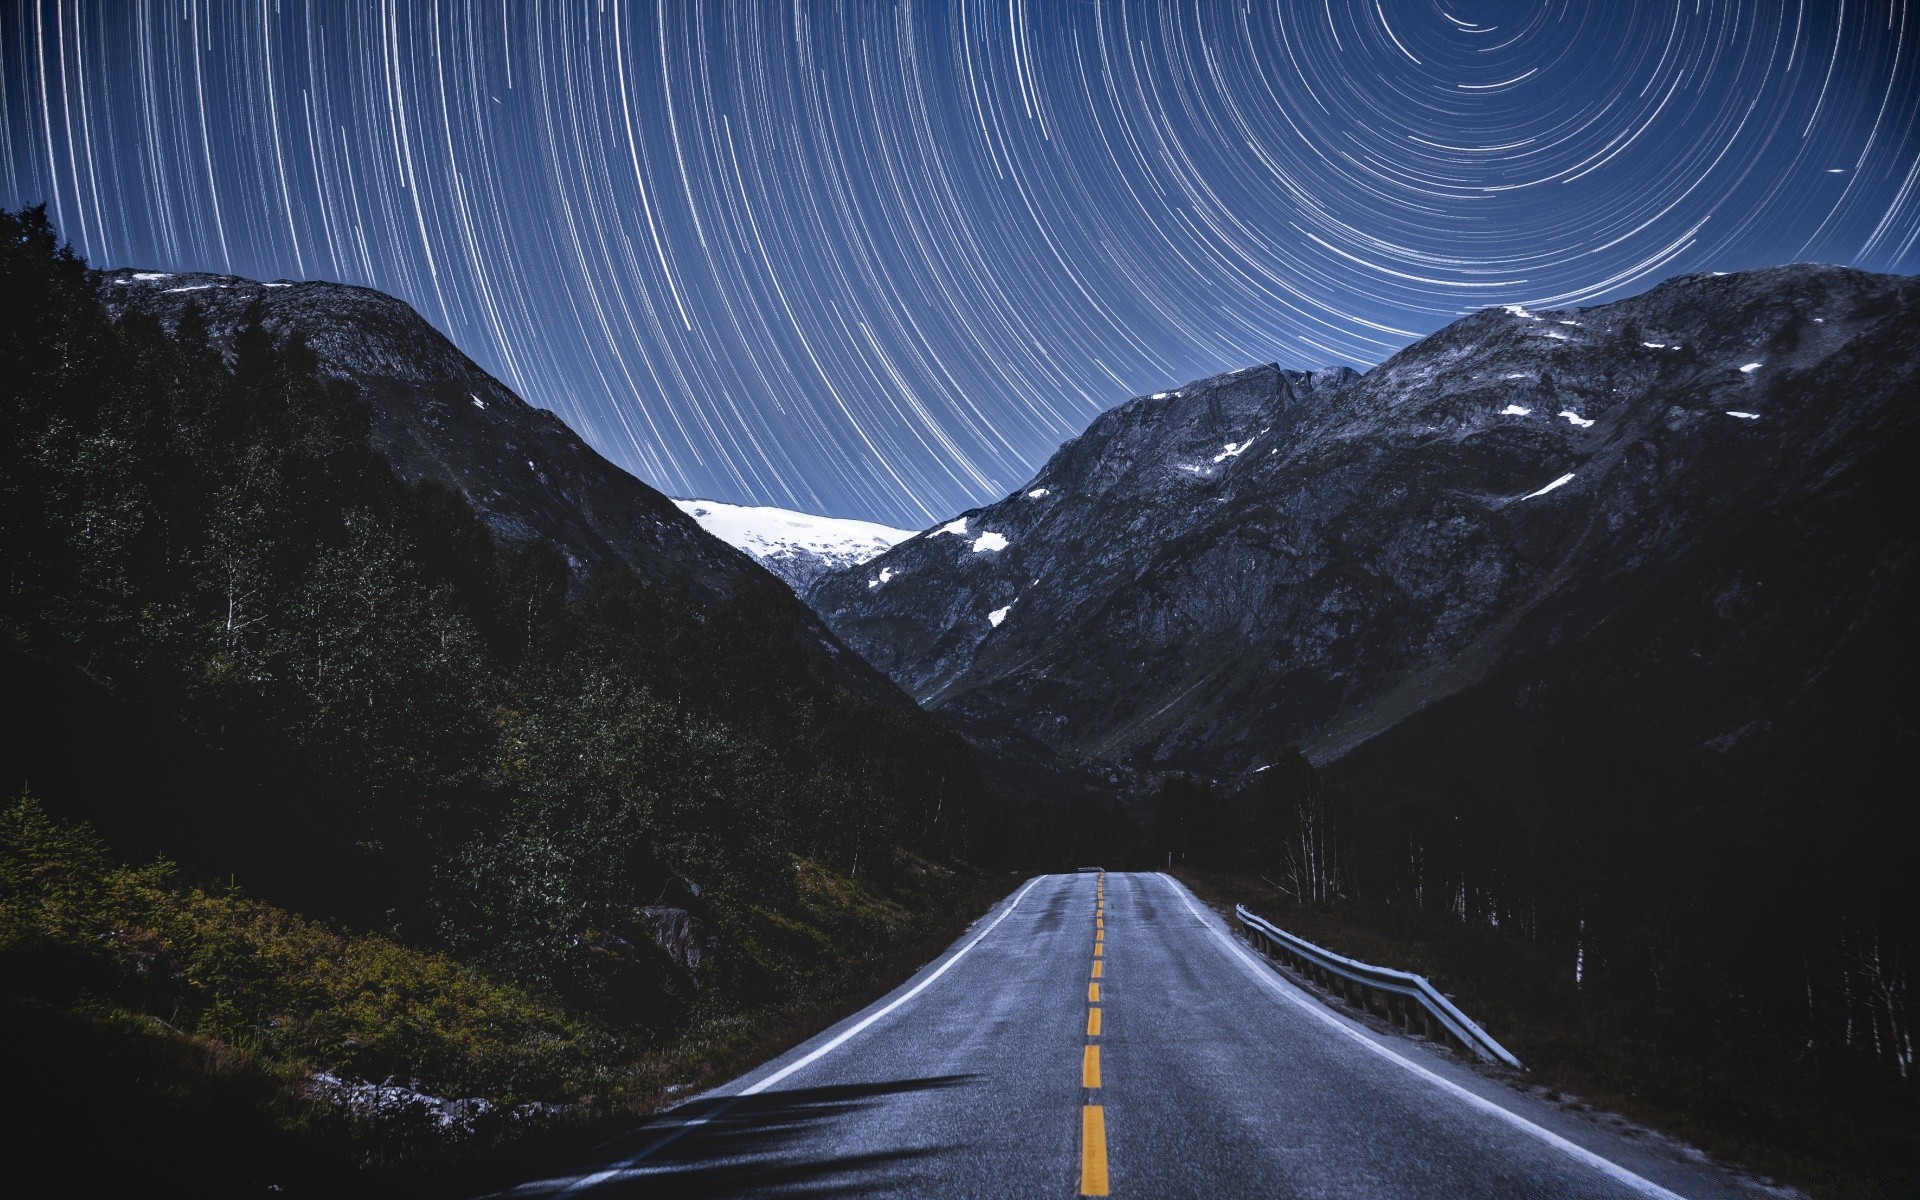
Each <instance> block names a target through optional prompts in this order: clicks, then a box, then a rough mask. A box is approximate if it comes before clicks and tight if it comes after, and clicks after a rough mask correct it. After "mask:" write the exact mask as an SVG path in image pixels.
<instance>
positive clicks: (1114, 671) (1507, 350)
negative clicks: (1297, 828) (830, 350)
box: [809, 266, 1920, 775]
mask: <svg viewBox="0 0 1920 1200" xmlns="http://www.w3.org/2000/svg"><path fill="white" fill-rule="evenodd" d="M1916 347H1920V280H1916V279H1913V278H1898V277H1888V276H1874V275H1869V274H1865V273H1862V272H1858V271H1852V270H1847V269H1841V268H1834V267H1818V266H1796V267H1783V268H1777V269H1770V270H1763V271H1753V272H1748V273H1744V274H1740V275H1732V276H1724V277H1723V276H1688V277H1682V278H1679V279H1675V280H1672V281H1670V282H1668V283H1666V284H1663V285H1661V286H1659V287H1657V288H1655V289H1653V290H1652V291H1650V292H1648V293H1646V294H1644V295H1642V296H1639V297H1635V298H1633V299H1629V300H1625V301H1621V302H1618V303H1615V304H1610V305H1607V306H1604V307H1599V308H1593V309H1587V310H1569V311H1552V312H1528V311H1526V310H1524V309H1522V308H1519V307H1518V306H1513V307H1510V308H1506V309H1490V310H1487V311H1484V312H1481V313H1477V314H1474V315H1473V316H1470V317H1467V318H1465V319H1463V320H1461V321H1458V322H1456V323H1454V324H1453V325H1451V326H1449V327H1448V328H1446V329H1444V330H1441V331H1440V332H1438V333H1436V334H1434V335H1433V336H1431V337H1428V338H1425V339H1423V340H1422V341H1420V342H1418V343H1416V344H1415V345H1413V346H1410V347H1408V348H1407V349H1406V350H1404V351H1402V352H1401V353H1399V354H1397V355H1395V356H1394V357H1393V358H1392V359H1390V360H1389V361H1387V362H1386V363H1383V364H1381V365H1380V366H1379V367H1377V368H1375V369H1374V370H1372V371H1369V372H1368V373H1367V374H1366V375H1365V376H1364V377H1358V378H1356V377H1353V376H1352V375H1351V374H1350V373H1329V374H1325V375H1313V376H1303V375H1298V374H1295V373H1292V372H1287V371H1281V370H1279V369H1278V368H1275V367H1271V366H1269V367H1259V368H1253V369H1250V370H1245V371H1240V372H1235V373H1232V374H1229V375H1223V376H1218V377H1216V378H1213V379H1208V380H1203V381H1200V382H1199V383H1196V384H1193V385H1190V386H1188V387H1185V388H1182V389H1179V390H1178V391H1174V392H1166V393H1159V394H1157V395H1154V396H1149V397H1143V398H1141V399H1137V400H1134V401H1131V402H1129V403H1127V404H1124V405H1121V406H1120V407H1118V408H1116V409H1114V410H1112V411H1111V412H1108V413H1107V414H1105V415H1103V416H1102V417H1100V418H1099V419H1098V420H1096V421H1095V422H1094V423H1093V425H1092V426H1091V427H1090V428H1089V429H1088V430H1087V432H1086V433H1085V434H1083V435H1082V436H1080V437H1079V438H1076V439H1074V440H1073V441H1071V442H1069V443H1067V444H1066V445H1065V446H1064V447H1062V448H1061V450H1060V451H1059V452H1058V453H1057V454H1056V455H1055V456H1054V457H1053V459H1052V460H1051V461H1050V462H1048V464H1047V465H1046V466H1045V467H1044V468H1043V469H1042V470H1041V472H1040V473H1039V475H1037V476H1036V477H1035V478H1034V480H1033V481H1032V482H1031V483H1030V484H1029V485H1027V486H1026V487H1024V488H1022V489H1021V490H1020V491H1019V492H1016V493H1015V494H1014V495H1012V496H1009V497H1008V498H1006V499H1005V500H1002V501H1000V502H998V503H996V504H993V505H990V506H988V507H986V508H983V509H978V510H974V511H970V512H968V513H965V514H963V515H962V516H961V517H959V518H958V519H956V520H955V521H954V522H952V523H950V524H949V525H946V526H942V527H940V528H938V529H936V530H933V531H931V532H929V533H927V534H924V535H922V536H920V537H918V538H915V539H913V540H911V541H908V542H906V543H903V544H902V545H900V546H899V547H896V548H895V549H894V550H892V551H890V552H889V553H888V554H885V555H883V556H881V557H880V558H878V559H876V560H874V561H873V562H871V563H868V564H866V565H865V566H863V567H861V568H859V569H856V570H851V571H844V572H841V573H838V574H836V575H832V576H829V577H826V578H824V579H822V580H821V581H820V582H819V583H818V584H816V585H815V586H814V588H813V589H812V590H811V591H810V593H809V599H810V600H811V602H812V603H813V604H814V606H815V608H816V609H817V610H818V611H819V612H821V613H822V614H823V615H824V616H825V617H826V618H827V620H828V623H829V624H830V625H832V626H833V627H834V629H835V630H836V631H838V632H839V633H840V634H841V636H842V637H844V638H845V639H847V641H848V642H849V644H851V645H852V646H854V647H855V648H856V649H858V650H860V651H861V652H862V653H863V654H865V655H866V656H867V657H868V658H869V659H870V660H871V661H872V662H874V663H875V664H876V665H878V666H880V667H881V669H883V670H886V671H888V672H889V673H890V674H892V675H893V677H894V678H895V679H896V680H897V681H899V682H900V684H901V685H902V686H903V687H905V688H907V689H908V690H909V691H910V692H912V693H913V694H914V695H915V696H917V697H918V698H919V699H920V700H921V701H922V702H923V703H926V704H928V705H929V706H931V707H934V708H935V709H936V710H939V711H943V712H945V713H947V714H948V715H949V717H950V718H952V719H954V720H956V722H958V723H960V724H961V725H963V726H975V725H979V724H982V723H1000V724H1004V725H1006V726H1009V727H1011V728H1012V729H1014V730H1017V731H1018V732H1019V733H1020V734H1022V735H1025V736H1028V737H1031V738H1035V739H1038V740H1040V741H1041V742H1044V743H1045V744H1047V745H1048V746H1050V747H1052V748H1053V749H1054V750H1055V751H1057V752H1059V753H1063V754H1069V755H1074V756H1078V757H1082V758H1088V759H1098V758H1107V759H1113V760H1120V761H1125V762H1128V763H1131V764H1132V765H1134V766H1136V767H1141V768H1166V767H1181V768H1189V769H1195V770H1199V771H1203V772H1205V773H1209V774H1214V775H1229V774H1233V773H1237V772H1241V771H1245V770H1249V769H1252V768H1254V767H1256V766H1258V765H1260V764H1261V763H1263V762H1265V761H1269V759H1270V756H1272V755H1274V754H1275V753H1276V752H1277V751H1278V750H1279V749H1280V748H1281V747H1283V746H1285V745H1287V744H1289V743H1298V744H1301V745H1303V746H1305V747H1306V748H1307V749H1308V750H1309V753H1310V754H1311V755H1312V756H1313V757H1315V758H1316V759H1319V760H1321V761H1327V760H1331V759H1336V758H1339V757H1340V756H1341V755H1343V754H1345V753H1347V752H1348V751H1350V750H1352V749H1353V748H1354V747H1356V746H1359V745H1361V744H1363V743H1365V742H1366V741H1367V740H1368V739H1369V738H1372V737H1375V736H1376V735H1378V734H1380V733H1381V732H1382V731H1384V730H1387V729H1390V728H1392V727H1394V726H1396V725H1397V724H1399V723H1400V722H1402V721H1404V720H1405V719H1406V718H1408V717H1409V716H1411V715H1412V714H1415V713H1417V712H1420V711H1421V710H1423V709H1425V708H1427V707H1428V706H1430V705H1432V704H1434V703H1435V702H1436V701H1439V700H1441V699H1443V698H1445V697H1448V696H1451V695H1454V694H1457V693H1460V692H1462V691H1463V690H1466V689H1471V688H1474V687H1475V686H1476V685H1478V684H1480V683H1481V682H1482V681H1492V680H1494V679H1500V680H1504V681H1505V684H1504V685H1503V686H1508V687H1524V686H1526V685H1527V680H1529V679H1533V678H1535V676H1533V675H1529V674H1528V673H1527V672H1525V671H1520V672H1519V673H1518V674H1514V673H1512V671H1511V670H1509V669H1510V668H1513V669H1517V664H1522V663H1525V662H1528V661H1533V660H1535V659H1537V658H1539V656H1541V655H1544V654H1546V653H1547V652H1549V651H1550V650H1553V649H1554V648H1555V647H1560V646H1565V645H1567V644H1568V643H1570V642H1571V641H1576V640H1580V639H1586V640H1587V641H1588V644H1590V645H1592V646H1594V647H1596V648H1597V647H1599V646H1602V645H1604V646H1605V647H1606V651H1605V652H1606V653H1607V654H1609V655H1613V656H1633V655H1646V656H1656V657H1658V658H1659V660H1660V664H1661V665H1660V666H1659V667H1658V668H1657V669H1650V670H1648V671H1647V672H1646V673H1645V674H1644V676H1642V677H1639V678H1637V680H1634V681H1630V682H1631V684H1632V686H1631V687H1629V688H1628V691H1629V692H1630V693H1631V695H1632V696H1634V697H1636V698H1637V699H1638V700H1640V701H1641V703H1640V705H1639V706H1638V707H1637V708H1636V709H1635V710H1634V711H1633V712H1632V713H1630V714H1629V717H1628V723H1629V725H1630V726H1631V727H1632V732H1633V736H1635V737H1636V738H1639V739H1642V740H1643V741H1645V742H1647V743H1648V744H1652V743H1657V744H1659V745H1661V746H1666V747H1693V748H1694V749H1696V750H1697V749H1698V748H1700V747H1703V746H1709V745H1711V746H1713V747H1717V748H1725V747H1729V746H1732V745H1734V744H1737V743H1739V742H1740V741H1741V740H1742V739H1743V738H1751V737H1754V736H1757V735H1758V734H1759V733H1760V731H1762V730H1765V729H1767V728H1768V725H1767V724H1766V722H1767V720H1768V718H1767V716H1766V714H1768V713H1770V712H1776V711H1779V712H1785V711H1786V710H1785V709H1782V707H1781V706H1782V705H1787V706H1788V707H1789V708H1790V707H1791V705H1790V704H1789V701H1791V700H1792V699H1793V698H1794V697H1796V696H1805V695H1806V694H1807V693H1808V692H1809V691H1819V690H1821V689H1827V690H1831V689H1836V688H1839V689H1844V688H1845V687H1846V686H1847V683H1848V678H1849V676H1848V670H1849V669H1850V668H1848V669H1840V668H1841V666H1842V658H1843V657H1844V655H1845V654H1849V653H1856V652H1855V651H1853V650H1849V649H1847V647H1865V648H1871V647H1872V646H1874V645H1875V644H1876V638H1877V637H1878V636H1879V635H1880V634H1884V633H1888V632H1889V630H1890V626H1889V624H1888V623H1889V622H1891V621H1896V620H1897V618H1896V617H1895V616H1893V615H1892V614H1893V613H1895V612H1897V611H1898V606H1897V605H1896V604H1895V599H1896V598H1897V597H1899V596H1901V595H1904V594H1905V589H1907V588H1908V587H1909V586H1910V582H1909V581H1910V577H1911V564H1912V551H1913V544H1914V543H1913V531H1912V527H1911V525H1910V524H1905V525H1903V524H1902V523H1901V522H1899V521H1897V520H1894V519H1892V517H1891V514H1889V513H1888V512H1886V511H1884V510H1883V509H1879V508H1876V507H1874V506H1873V505H1871V504H1868V503H1866V502H1865V500H1864V499H1863V498H1864V497H1867V496H1877V495H1884V494H1886V493H1885V487H1886V485H1887V484H1888V483H1889V481H1897V480H1898V479H1899V478H1900V475H1901V472H1902V471H1904V469H1905V468H1902V467H1901V466H1900V465H1899V462H1900V459H1899V456H1898V454H1896V453H1894V451H1893V450H1892V449H1891V448H1892V447H1895V446H1904V445H1909V444H1911V438H1912V435H1913V430H1914V428H1915V421H1916V418H1920V405H1917V404H1916V398H1917V397H1916V380H1917V378H1920V354H1917V353H1916ZM1850 481H1851V482H1850ZM1909 511H1910V509H1909ZM1785 537H1791V538H1792V539H1794V541H1795V543H1796V544H1798V545H1800V546H1802V547H1803V548H1805V549H1806V550H1807V551H1808V557H1807V562H1808V563H1809V564H1811V566H1810V568H1809V569H1803V570H1799V571H1796V570H1795V569H1794V567H1793V566H1792V564H1793V563H1794V562H1795V561H1796V560H1795V558H1794V557H1793V556H1792V555H1791V554H1788V553H1786V552H1785V550H1784V549H1783V548H1782V545H1781V542H1780V539H1782V538H1785ZM1595 652H1596V653H1598V650H1597V649H1596V651H1595ZM1867 652H1868V653H1870V652H1871V651H1870V649H1869V650H1868V651H1867ZM1849 661H1854V660H1849ZM1489 686H1492V683H1491V682H1489ZM1781 719H1782V720H1786V719H1788V718H1786V717H1784V716H1783V717H1782V718H1781ZM1480 734H1481V736H1483V737H1484V736H1487V735H1488V733H1487V731H1486V730H1484V729H1483V730H1481V731H1480Z"/></svg>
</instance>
